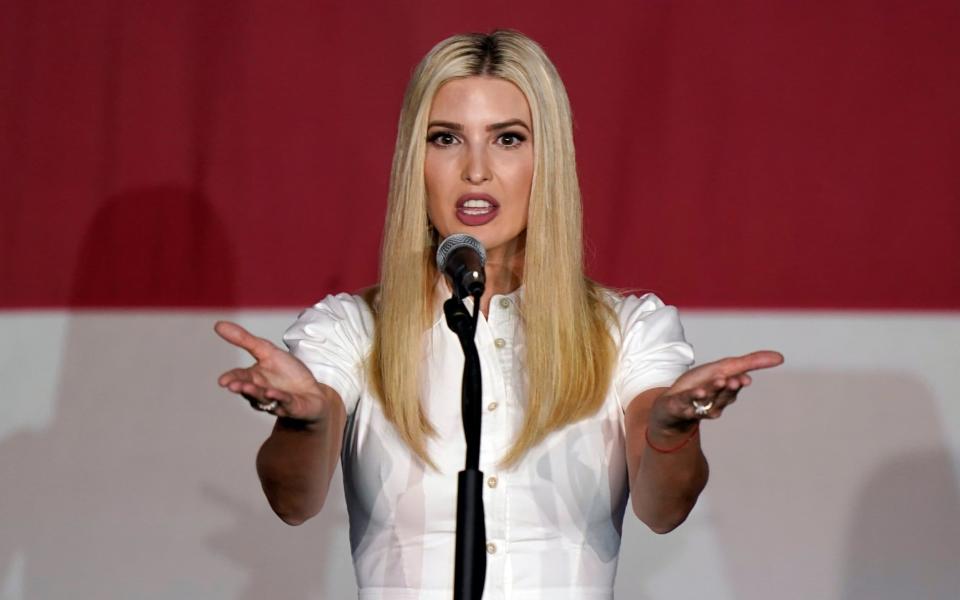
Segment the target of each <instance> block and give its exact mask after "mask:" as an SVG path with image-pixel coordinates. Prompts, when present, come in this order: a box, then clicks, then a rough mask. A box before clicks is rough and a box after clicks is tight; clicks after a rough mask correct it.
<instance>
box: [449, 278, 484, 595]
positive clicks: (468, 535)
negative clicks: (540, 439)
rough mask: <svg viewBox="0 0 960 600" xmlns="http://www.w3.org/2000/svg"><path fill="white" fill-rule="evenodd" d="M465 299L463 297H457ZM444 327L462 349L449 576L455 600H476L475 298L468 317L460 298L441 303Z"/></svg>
mask: <svg viewBox="0 0 960 600" xmlns="http://www.w3.org/2000/svg"><path fill="white" fill-rule="evenodd" d="M462 295H463V296H466V294H462ZM443 314H444V315H446V317H447V326H448V327H450V329H451V330H453V332H454V333H456V334H457V337H458V338H459V339H460V347H461V348H463V358H464V361H463V384H462V387H461V414H462V416H463V434H464V437H465V438H466V440H467V460H466V466H465V468H464V470H463V471H460V475H459V476H458V478H457V542H456V556H455V559H454V560H455V564H454V572H453V573H454V575H453V597H454V600H480V597H481V596H482V595H483V584H484V581H485V579H486V576H487V555H486V554H485V551H486V548H485V546H486V541H487V532H486V526H485V525H484V516H483V472H482V471H480V418H481V414H482V413H481V407H480V399H481V392H482V390H483V388H482V387H481V383H480V354H479V353H478V352H477V345H476V344H475V343H474V335H475V334H476V332H477V319H478V317H479V316H480V294H475V295H474V296H473V315H471V314H470V313H469V312H468V311H467V307H466V306H464V304H463V300H461V299H460V295H458V294H456V293H454V295H453V297H451V298H450V299H449V300H447V301H446V302H444V303H443Z"/></svg>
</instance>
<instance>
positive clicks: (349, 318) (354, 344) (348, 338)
mask: <svg viewBox="0 0 960 600" xmlns="http://www.w3.org/2000/svg"><path fill="white" fill-rule="evenodd" d="M372 339H373V315H372V314H371V312H370V309H369V308H368V307H367V304H366V302H364V301H363V299H362V298H360V297H359V296H353V295H350V294H337V295H335V296H327V297H326V298H324V299H323V300H321V301H320V302H318V303H317V304H315V305H314V306H313V307H312V308H308V309H306V310H305V311H303V312H302V313H301V314H300V316H299V317H298V318H297V320H296V322H295V323H294V324H293V325H291V326H290V328H289V329H287V331H286V333H284V334H283V342H284V343H285V344H286V345H287V348H288V349H289V350H290V353H291V354H293V355H294V356H296V357H297V358H299V359H300V360H301V361H302V362H303V363H304V364H305V365H306V366H307V368H308V369H310V371H311V372H312V373H313V376H314V377H315V378H316V380H317V381H319V382H320V383H323V384H326V385H329V386H330V387H332V388H333V389H335V390H336V391H337V393H338V394H340V398H341V399H342V400H343V404H344V407H345V408H346V410H347V415H352V414H353V411H354V409H355V408H356V406H357V401H358V400H359V399H360V394H361V393H362V391H363V386H364V379H365V377H364V361H365V360H366V357H367V354H368V353H369V351H370V344H371V340H372Z"/></svg>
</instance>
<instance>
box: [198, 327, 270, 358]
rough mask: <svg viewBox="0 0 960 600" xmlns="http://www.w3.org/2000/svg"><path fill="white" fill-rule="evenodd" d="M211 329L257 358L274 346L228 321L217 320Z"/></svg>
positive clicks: (262, 356) (263, 355) (264, 354)
mask: <svg viewBox="0 0 960 600" xmlns="http://www.w3.org/2000/svg"><path fill="white" fill-rule="evenodd" d="M213 330H214V331H216V332H217V335H219V336H220V337H222V338H223V339H224V340H226V341H228V342H230V343H231V344H233V345H234V346H238V347H240V348H243V349H244V350H246V351H247V352H249V353H250V355H251V356H253V357H254V358H255V359H257V360H260V359H261V358H264V357H265V356H266V354H267V353H268V352H269V351H270V350H272V349H273V348H275V346H274V345H273V344H271V343H270V342H269V341H268V340H265V339H263V338H260V337H257V336H255V335H253V334H252V333H250V332H249V331H247V330H246V329H244V328H243V327H241V326H239V325H237V324H236V323H232V322H230V321H217V322H216V324H215V325H214V326H213Z"/></svg>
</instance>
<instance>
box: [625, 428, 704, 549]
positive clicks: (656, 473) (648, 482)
mask: <svg viewBox="0 0 960 600" xmlns="http://www.w3.org/2000/svg"><path fill="white" fill-rule="evenodd" d="M691 431H692V430H687V431H682V432H677V431H672V430H671V431H664V430H656V429H651V430H650V431H649V436H650V441H651V442H652V443H653V445H655V446H656V447H657V448H660V449H662V450H671V449H674V448H677V447H678V446H680V445H681V444H684V441H685V440H687V439H688V438H689V441H687V442H686V443H685V444H684V445H683V447H681V448H679V449H677V450H674V451H669V452H661V451H658V450H656V449H654V448H653V447H651V445H650V444H649V443H648V442H647V441H646V439H645V438H644V436H643V435H641V436H639V438H640V439H638V440H634V441H635V444H634V445H635V446H636V447H635V448H633V449H632V450H633V453H634V455H635V457H636V459H635V460H633V461H629V462H631V463H632V464H633V465H635V468H634V469H632V470H631V472H630V473H629V475H630V494H631V497H632V504H633V511H634V513H635V514H636V515H637V517H638V518H639V519H640V520H641V521H643V522H644V523H645V524H646V525H647V526H648V527H650V529H652V530H653V531H655V532H657V533H667V532H668V531H671V530H673V529H675V528H676V527H677V526H678V525H680V524H681V523H682V522H683V521H684V520H685V519H686V518H687V515H689V514H690V511H691V510H692V509H693V506H694V505H695V504H696V502H697V498H698V497H699V496H700V492H702V491H703V488H704V486H706V484H707V476H708V473H709V469H708V466H707V459H706V457H705V456H704V455H703V451H702V450H701V448H700V435H699V433H698V434H696V435H694V436H693V437H692V438H690V437H689V436H690V432H691Z"/></svg>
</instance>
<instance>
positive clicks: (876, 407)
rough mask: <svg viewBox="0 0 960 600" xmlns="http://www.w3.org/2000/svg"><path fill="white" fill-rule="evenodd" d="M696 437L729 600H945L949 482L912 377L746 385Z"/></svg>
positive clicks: (955, 522) (955, 536) (955, 574)
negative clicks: (744, 393) (707, 465)
mask: <svg viewBox="0 0 960 600" xmlns="http://www.w3.org/2000/svg"><path fill="white" fill-rule="evenodd" d="M704 430H705V431H704V446H705V448H706V452H707V455H708V457H710V460H711V467H712V468H711V482H710V485H709V486H708V487H707V496H708V503H707V507H708V511H709V518H710V520H711V522H712V523H713V526H714V527H715V528H716V532H717V533H716V535H717V537H718V541H719V543H720V544H721V547H722V548H723V560H724V562H725V565H726V566H725V570H726V571H727V572H728V579H729V581H730V584H731V588H732V590H733V592H734V594H733V597H735V598H743V599H751V600H752V599H755V598H756V599H760V598H777V599H778V600H789V599H797V600H808V599H810V598H818V599H831V598H837V599H843V600H866V599H867V598H869V599H871V600H876V599H887V598H889V599H894V598H896V599H903V598H924V599H927V598H931V599H940V598H944V599H946V598H957V597H958V596H957V594H958V591H960V569H957V568H956V567H957V557H958V556H960V502H958V497H957V490H958V482H957V479H956V475H955V471H954V470H953V469H952V467H951V463H950V458H949V454H948V450H947V438H946V436H945V432H944V430H943V423H942V422H941V420H940V414H939V409H938V405H937V401H936V398H935V397H934V396H933V394H932V392H931V390H930V389H929V387H928V386H927V385H925V383H924V382H923V381H921V380H919V379H918V378H917V376H916V375H915V374H911V373H905V372H896V371H887V370H877V371H848V372H829V371H805V372H804V371H801V372H797V371H793V372H788V373H786V374H783V375H780V374H777V375H773V376H771V377H767V378H760V377H758V378H757V379H756V382H755V383H754V385H753V386H751V390H750V395H749V397H745V398H743V399H742V400H740V401H739V402H738V403H737V405H736V406H734V407H732V408H731V410H730V411H729V412H728V414H725V416H724V419H723V422H717V423H710V424H708V425H707V426H706V427H704ZM745 449H750V450H747V451H745ZM946 590H950V593H947V592H946Z"/></svg>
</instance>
